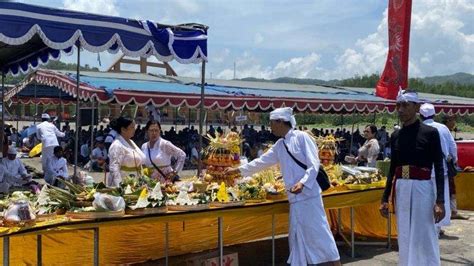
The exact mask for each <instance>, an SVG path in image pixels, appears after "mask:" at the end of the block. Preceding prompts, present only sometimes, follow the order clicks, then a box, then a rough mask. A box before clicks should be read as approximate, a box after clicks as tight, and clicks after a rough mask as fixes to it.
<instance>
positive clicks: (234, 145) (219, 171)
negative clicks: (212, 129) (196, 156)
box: [205, 132, 242, 186]
mask: <svg viewBox="0 0 474 266" xmlns="http://www.w3.org/2000/svg"><path fill="white" fill-rule="evenodd" d="M207 137H208V139H209V141H210V143H209V147H208V148H207V149H206V153H205V154H206V160H205V163H206V165H207V170H206V176H205V180H206V181H208V182H211V181H212V182H218V183H221V182H224V183H225V184H226V185H228V186H232V185H233V184H234V179H236V178H238V177H239V175H238V174H237V175H225V174H224V170H225V169H226V168H227V167H236V166H238V165H240V156H239V154H240V144H241V142H242V141H241V139H240V137H239V135H238V134H237V133H235V132H230V133H229V134H227V136H225V137H219V136H217V137H215V138H213V137H212V136H210V135H208V136H207Z"/></svg>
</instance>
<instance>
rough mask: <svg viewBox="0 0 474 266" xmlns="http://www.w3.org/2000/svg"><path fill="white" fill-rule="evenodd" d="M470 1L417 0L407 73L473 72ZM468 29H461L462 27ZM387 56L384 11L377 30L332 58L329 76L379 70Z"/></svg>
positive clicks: (472, 4)
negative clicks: (332, 62)
mask: <svg viewBox="0 0 474 266" xmlns="http://www.w3.org/2000/svg"><path fill="white" fill-rule="evenodd" d="M473 11H474V2H468V1H461V0H459V1H456V0H445V1H430V0H420V1H416V2H415V3H414V6H413V8H412V21H411V33H410V35H411V36H410V60H409V61H410V63H409V76H410V77H414V76H430V75H438V74H451V73H454V72H459V71H464V72H470V73H473V72H474V64H473V63H472V62H474V53H472V51H474V34H473V33H472V29H473V28H472V27H473V20H472V15H473ZM466 30H467V31H471V32H470V33H465V32H464V31H466ZM386 56H387V11H385V13H384V18H383V20H382V21H381V22H380V24H379V26H378V29H377V32H375V33H373V34H370V35H369V36H367V37H366V38H363V39H359V40H358V41H357V42H356V44H355V47H353V48H348V49H346V51H345V52H344V54H343V55H342V56H341V57H338V58H336V61H337V63H338V66H337V68H336V69H335V70H334V71H333V73H332V75H331V76H333V77H335V78H336V77H339V78H341V77H350V76H353V75H355V74H359V75H361V74H371V73H375V72H382V71H383V67H384V65H385V60H386Z"/></svg>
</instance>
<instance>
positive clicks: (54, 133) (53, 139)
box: [36, 121, 66, 147]
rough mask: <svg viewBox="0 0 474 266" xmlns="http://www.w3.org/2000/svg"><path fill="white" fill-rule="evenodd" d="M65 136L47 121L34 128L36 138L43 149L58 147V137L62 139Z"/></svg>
mask: <svg viewBox="0 0 474 266" xmlns="http://www.w3.org/2000/svg"><path fill="white" fill-rule="evenodd" d="M65 135H66V134H64V133H63V132H61V131H59V129H58V128H57V127H56V126H55V125H54V124H53V123H50V122H48V121H44V122H43V123H41V124H39V125H38V126H37V127H36V136H37V138H38V139H39V140H41V143H43V147H51V146H59V142H58V137H61V138H62V137H64V136H65Z"/></svg>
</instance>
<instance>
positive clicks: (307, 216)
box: [225, 107, 340, 265]
mask: <svg viewBox="0 0 474 266" xmlns="http://www.w3.org/2000/svg"><path fill="white" fill-rule="evenodd" d="M270 126H271V129H272V132H273V134H275V135H276V136H278V137H282V138H281V139H279V140H278V141H277V142H276V143H275V145H273V146H272V147H271V148H270V149H269V150H268V151H267V152H265V153H264V154H263V155H262V156H261V157H260V158H257V159H255V160H253V161H251V162H250V163H247V164H244V165H242V166H240V167H239V168H228V169H226V170H225V172H226V173H238V172H239V171H240V173H241V174H242V175H243V176H250V175H252V174H254V173H256V172H259V171H262V170H264V169H265V168H268V167H270V166H272V165H275V164H277V163H278V164H280V168H281V172H282V175H283V179H284V181H285V187H286V189H287V191H288V201H289V202H290V218H289V220H290V228H289V233H288V240H289V246H290V256H289V258H288V263H289V264H291V265H313V264H320V263H328V264H332V265H340V262H339V259H340V258H339V252H338V250H337V247H336V243H335V241H334V237H333V235H332V233H331V230H330V228H329V224H328V221H327V218H326V213H325V211H324V206H323V201H322V197H321V188H320V187H319V184H318V182H317V181H316V176H317V175H318V171H319V164H320V163H319V158H318V150H317V147H316V145H315V143H314V142H313V140H312V139H311V137H310V136H309V135H308V134H307V133H305V132H303V131H298V130H294V129H293V128H295V127H296V121H295V118H294V116H293V110H292V109H291V108H288V107H286V108H278V109H276V110H274V111H273V112H271V113H270ZM285 145H286V146H287V147H288V151H289V152H291V154H292V155H293V156H294V157H295V158H296V159H297V160H299V161H300V162H302V163H303V164H305V165H306V166H307V169H306V170H304V169H303V168H302V167H301V166H299V165H298V164H297V163H296V162H295V160H294V159H293V158H292V157H291V156H290V154H289V152H288V151H287V150H286V148H285Z"/></svg>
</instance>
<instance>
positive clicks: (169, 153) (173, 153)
mask: <svg viewBox="0 0 474 266" xmlns="http://www.w3.org/2000/svg"><path fill="white" fill-rule="evenodd" d="M145 132H146V134H147V136H148V140H149V141H148V142H146V143H144V144H143V145H142V152H143V153H144V154H145V156H146V159H145V165H146V167H148V168H149V169H151V173H152V174H151V177H152V178H156V179H158V180H160V182H170V181H171V182H174V181H177V179H178V173H179V171H181V170H182V169H183V166H184V161H185V160H186V153H185V152H184V151H183V150H181V149H180V148H178V147H176V146H175V145H173V143H171V142H170V141H168V140H165V139H163V138H161V125H160V122H158V121H156V120H150V121H148V123H147V124H146V126H145ZM171 158H176V164H175V165H174V167H172V166H171Z"/></svg>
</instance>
